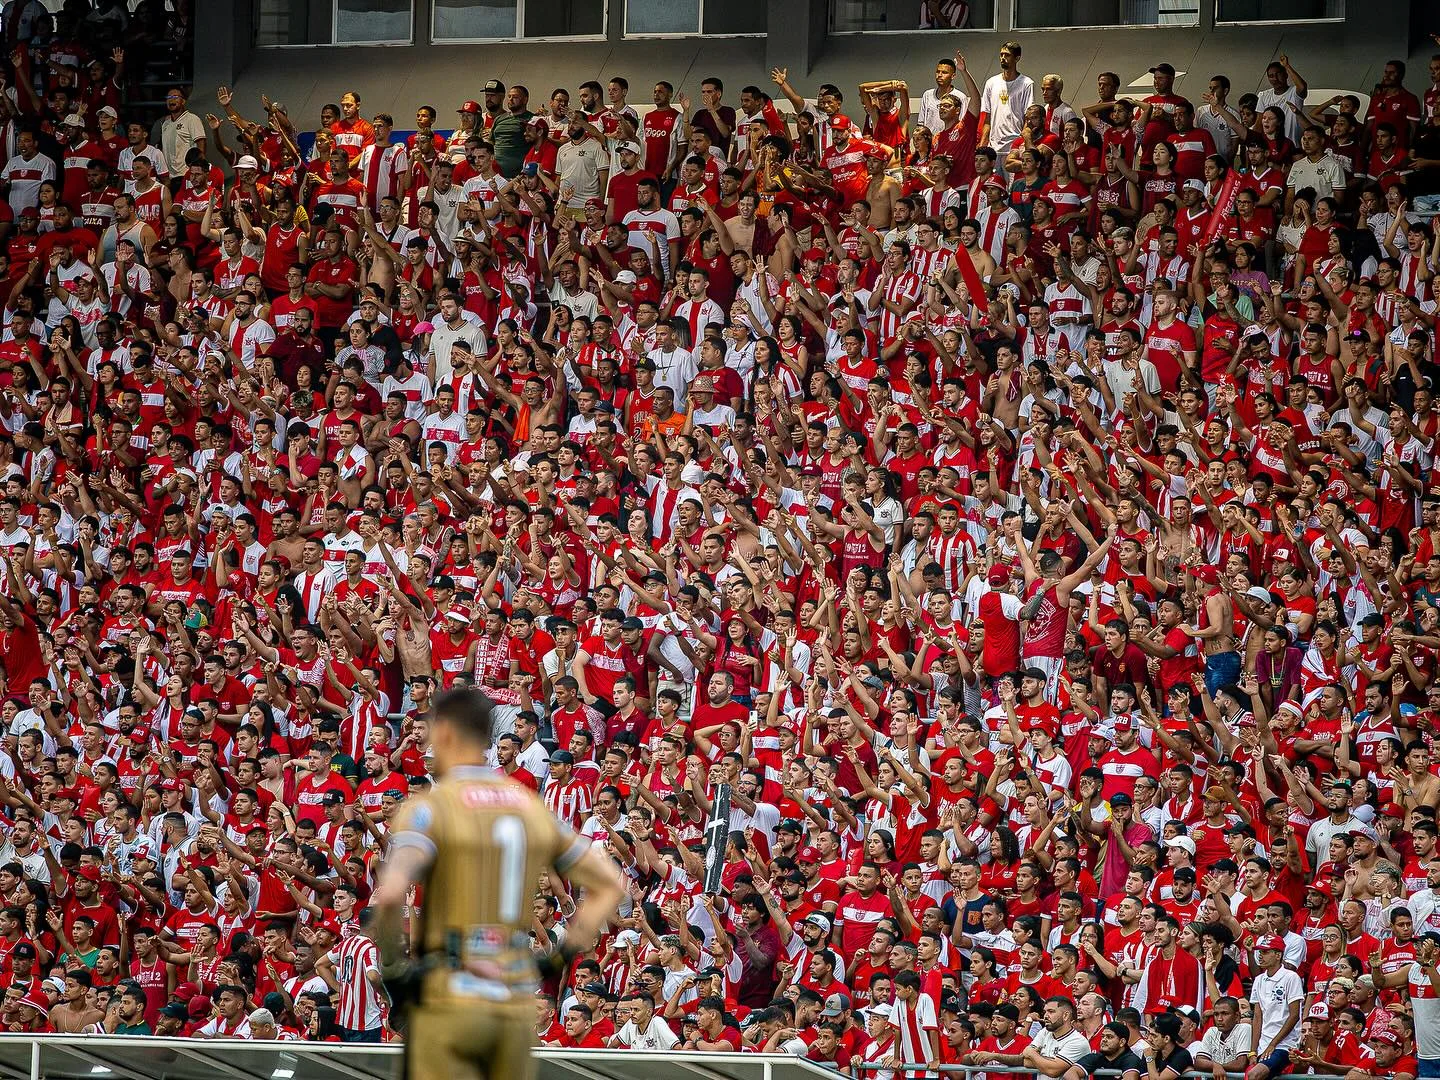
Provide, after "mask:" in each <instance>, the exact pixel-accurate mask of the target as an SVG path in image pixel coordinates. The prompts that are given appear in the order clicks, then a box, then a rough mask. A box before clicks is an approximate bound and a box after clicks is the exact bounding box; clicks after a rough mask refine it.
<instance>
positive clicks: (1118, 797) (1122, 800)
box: [1110, 791, 1135, 806]
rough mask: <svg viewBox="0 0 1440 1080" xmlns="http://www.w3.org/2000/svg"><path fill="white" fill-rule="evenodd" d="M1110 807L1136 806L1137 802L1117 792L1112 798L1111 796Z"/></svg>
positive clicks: (1121, 792)
mask: <svg viewBox="0 0 1440 1080" xmlns="http://www.w3.org/2000/svg"><path fill="white" fill-rule="evenodd" d="M1110 805H1111V806H1134V805H1135V800H1134V799H1132V798H1131V797H1130V796H1129V795H1126V794H1125V793H1124V792H1123V791H1117V792H1116V793H1115V794H1114V795H1111V796H1110Z"/></svg>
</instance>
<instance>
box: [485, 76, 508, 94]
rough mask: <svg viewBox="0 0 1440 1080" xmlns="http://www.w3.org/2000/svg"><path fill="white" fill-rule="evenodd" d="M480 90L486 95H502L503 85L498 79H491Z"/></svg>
mask: <svg viewBox="0 0 1440 1080" xmlns="http://www.w3.org/2000/svg"><path fill="white" fill-rule="evenodd" d="M480 89H481V91H482V92H483V93H486V94H503V93H504V92H505V84H504V83H503V82H501V81H500V80H499V79H491V80H490V81H489V82H487V83H486V84H485V85H484V86H482V87H481V88H480Z"/></svg>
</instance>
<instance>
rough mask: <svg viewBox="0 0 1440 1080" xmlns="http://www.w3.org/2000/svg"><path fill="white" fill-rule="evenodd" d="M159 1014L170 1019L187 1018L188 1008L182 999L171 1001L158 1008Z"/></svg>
mask: <svg viewBox="0 0 1440 1080" xmlns="http://www.w3.org/2000/svg"><path fill="white" fill-rule="evenodd" d="M160 1015H161V1016H168V1017H170V1018H171V1019H172V1020H189V1019H190V1009H189V1006H187V1005H186V1004H185V1003H184V1002H183V1001H172V1002H171V1003H170V1004H169V1005H166V1006H165V1007H164V1008H163V1009H161V1010H160Z"/></svg>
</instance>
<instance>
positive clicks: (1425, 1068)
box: [1415, 195, 1440, 1080]
mask: <svg viewBox="0 0 1440 1080" xmlns="http://www.w3.org/2000/svg"><path fill="white" fill-rule="evenodd" d="M1430 198H1432V199H1433V198H1440V196H1435V195H1432V196H1430ZM1415 1060H1416V1061H1417V1062H1419V1063H1420V1068H1419V1069H1418V1070H1417V1071H1416V1073H1415V1075H1416V1076H1417V1077H1421V1078H1422V1080H1423V1078H1424V1077H1435V1076H1440V1058H1416V1059H1415Z"/></svg>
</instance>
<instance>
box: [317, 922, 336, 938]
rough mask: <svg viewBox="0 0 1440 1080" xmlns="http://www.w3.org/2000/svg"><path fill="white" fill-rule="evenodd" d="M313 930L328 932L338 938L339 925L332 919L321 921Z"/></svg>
mask: <svg viewBox="0 0 1440 1080" xmlns="http://www.w3.org/2000/svg"><path fill="white" fill-rule="evenodd" d="M315 929H316V930H329V931H330V933H332V934H334V935H335V937H337V938H338V937H339V936H340V924H339V923H338V922H336V921H335V920H334V919H333V918H331V919H325V920H323V921H322V922H320V923H319V924H318V925H317V926H316V927H315Z"/></svg>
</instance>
